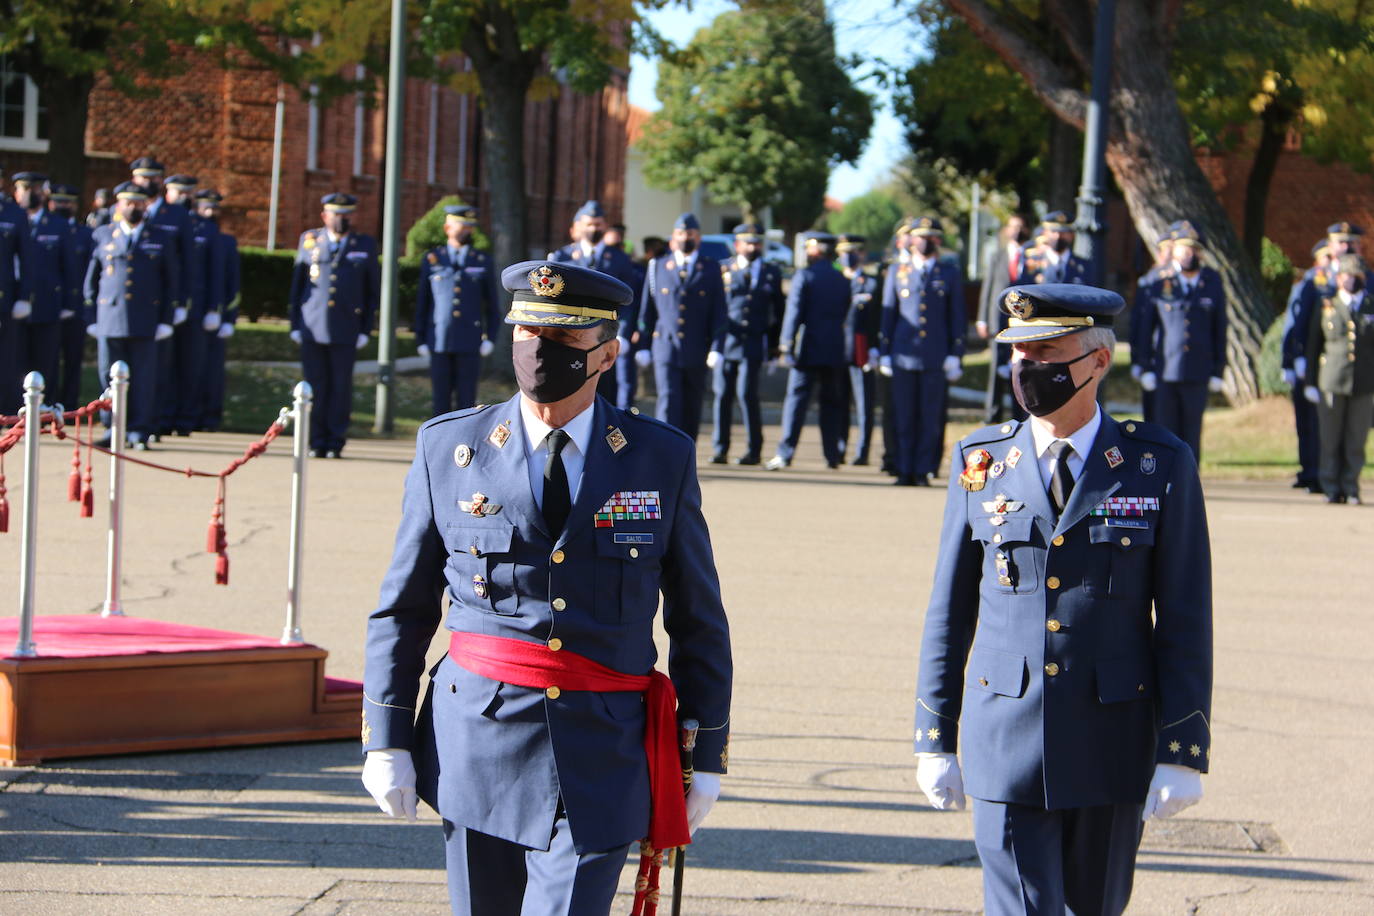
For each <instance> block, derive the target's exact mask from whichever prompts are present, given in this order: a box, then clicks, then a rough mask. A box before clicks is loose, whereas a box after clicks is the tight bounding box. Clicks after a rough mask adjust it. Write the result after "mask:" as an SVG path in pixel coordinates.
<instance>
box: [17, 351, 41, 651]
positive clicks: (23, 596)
mask: <svg viewBox="0 0 1374 916" xmlns="http://www.w3.org/2000/svg"><path fill="white" fill-rule="evenodd" d="M42 430H43V376H41V375H39V374H38V373H37V372H30V373H29V374H28V375H26V376H24V524H23V528H22V539H21V540H20V542H19V641H18V642H17V643H16V644H15V647H14V654H15V655H16V656H17V657H19V658H32V657H33V656H35V655H37V654H38V650H37V649H36V648H35V647H34V644H33V581H34V569H35V564H36V563H37V560H38V557H37V556H36V554H35V551H36V550H37V548H38V436H39V434H40V433H41V432H42Z"/></svg>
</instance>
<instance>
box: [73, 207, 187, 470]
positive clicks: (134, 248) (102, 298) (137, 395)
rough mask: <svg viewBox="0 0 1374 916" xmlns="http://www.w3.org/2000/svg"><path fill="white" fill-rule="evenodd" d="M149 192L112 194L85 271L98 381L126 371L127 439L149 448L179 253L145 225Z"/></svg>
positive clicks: (87, 315) (165, 236) (169, 331)
mask: <svg viewBox="0 0 1374 916" xmlns="http://www.w3.org/2000/svg"><path fill="white" fill-rule="evenodd" d="M147 207H148V192H147V191H146V190H144V189H143V188H141V187H139V186H138V185H136V184H134V183H133V182H129V181H126V182H124V183H123V184H121V185H120V186H119V187H117V188H115V218H114V221H113V222H111V223H109V224H108V225H105V226H101V227H100V228H99V229H97V230H95V234H94V236H93V241H94V243H95V248H94V250H93V251H92V253H91V260H90V263H89V265H88V266H87V268H86V282H85V320H86V324H87V328H86V331H87V333H89V334H90V335H91V336H93V337H95V338H96V339H97V340H98V342H99V353H100V358H99V363H100V377H101V378H105V379H107V378H109V377H110V366H111V365H113V364H114V362H115V361H116V360H121V359H122V360H124V362H125V363H127V364H128V366H129V424H128V437H129V441H130V442H132V443H133V445H134V448H136V449H139V450H140V451H143V450H146V449H147V448H148V440H149V438H151V436H152V435H153V433H154V432H155V431H156V428H157V342H158V341H160V340H167V339H168V338H170V337H171V336H172V311H173V305H172V301H173V300H172V295H171V291H172V290H174V289H178V288H179V277H180V274H179V272H178V267H179V260H178V259H177V258H176V257H174V254H176V253H178V252H177V249H176V248H175V247H174V246H173V245H172V243H171V240H170V238H169V236H168V234H167V233H164V232H159V231H157V229H156V228H155V227H153V226H150V225H149V224H148V220H147V219H146V217H145V212H146V210H147Z"/></svg>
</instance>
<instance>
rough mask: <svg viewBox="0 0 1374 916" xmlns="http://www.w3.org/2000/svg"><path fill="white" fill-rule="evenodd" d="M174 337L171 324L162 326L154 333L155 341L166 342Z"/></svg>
mask: <svg viewBox="0 0 1374 916" xmlns="http://www.w3.org/2000/svg"><path fill="white" fill-rule="evenodd" d="M171 336H172V326H171V325H170V324H160V325H158V326H157V329H156V330H154V331H153V340H166V339H167V338H168V337H171Z"/></svg>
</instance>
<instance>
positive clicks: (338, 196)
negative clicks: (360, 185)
mask: <svg viewBox="0 0 1374 916" xmlns="http://www.w3.org/2000/svg"><path fill="white" fill-rule="evenodd" d="M320 204H321V205H322V206H323V207H324V209H325V210H326V211H327V212H329V213H352V212H353V211H354V210H356V209H358V198H356V197H354V196H353V195H352V194H344V193H343V192H341V191H340V192H335V193H334V194H326V195H324V196H323V197H321V198H320Z"/></svg>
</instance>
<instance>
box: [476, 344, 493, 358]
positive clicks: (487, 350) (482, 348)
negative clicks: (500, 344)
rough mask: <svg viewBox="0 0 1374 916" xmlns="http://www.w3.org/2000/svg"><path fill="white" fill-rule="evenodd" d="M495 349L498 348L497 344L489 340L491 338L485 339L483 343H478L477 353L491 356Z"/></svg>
mask: <svg viewBox="0 0 1374 916" xmlns="http://www.w3.org/2000/svg"><path fill="white" fill-rule="evenodd" d="M495 349H496V344H494V343H492V342H491V341H489V340H484V341H482V342H481V343H479V344H478V345H477V355H478V356H491V354H492V351H493V350H495Z"/></svg>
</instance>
